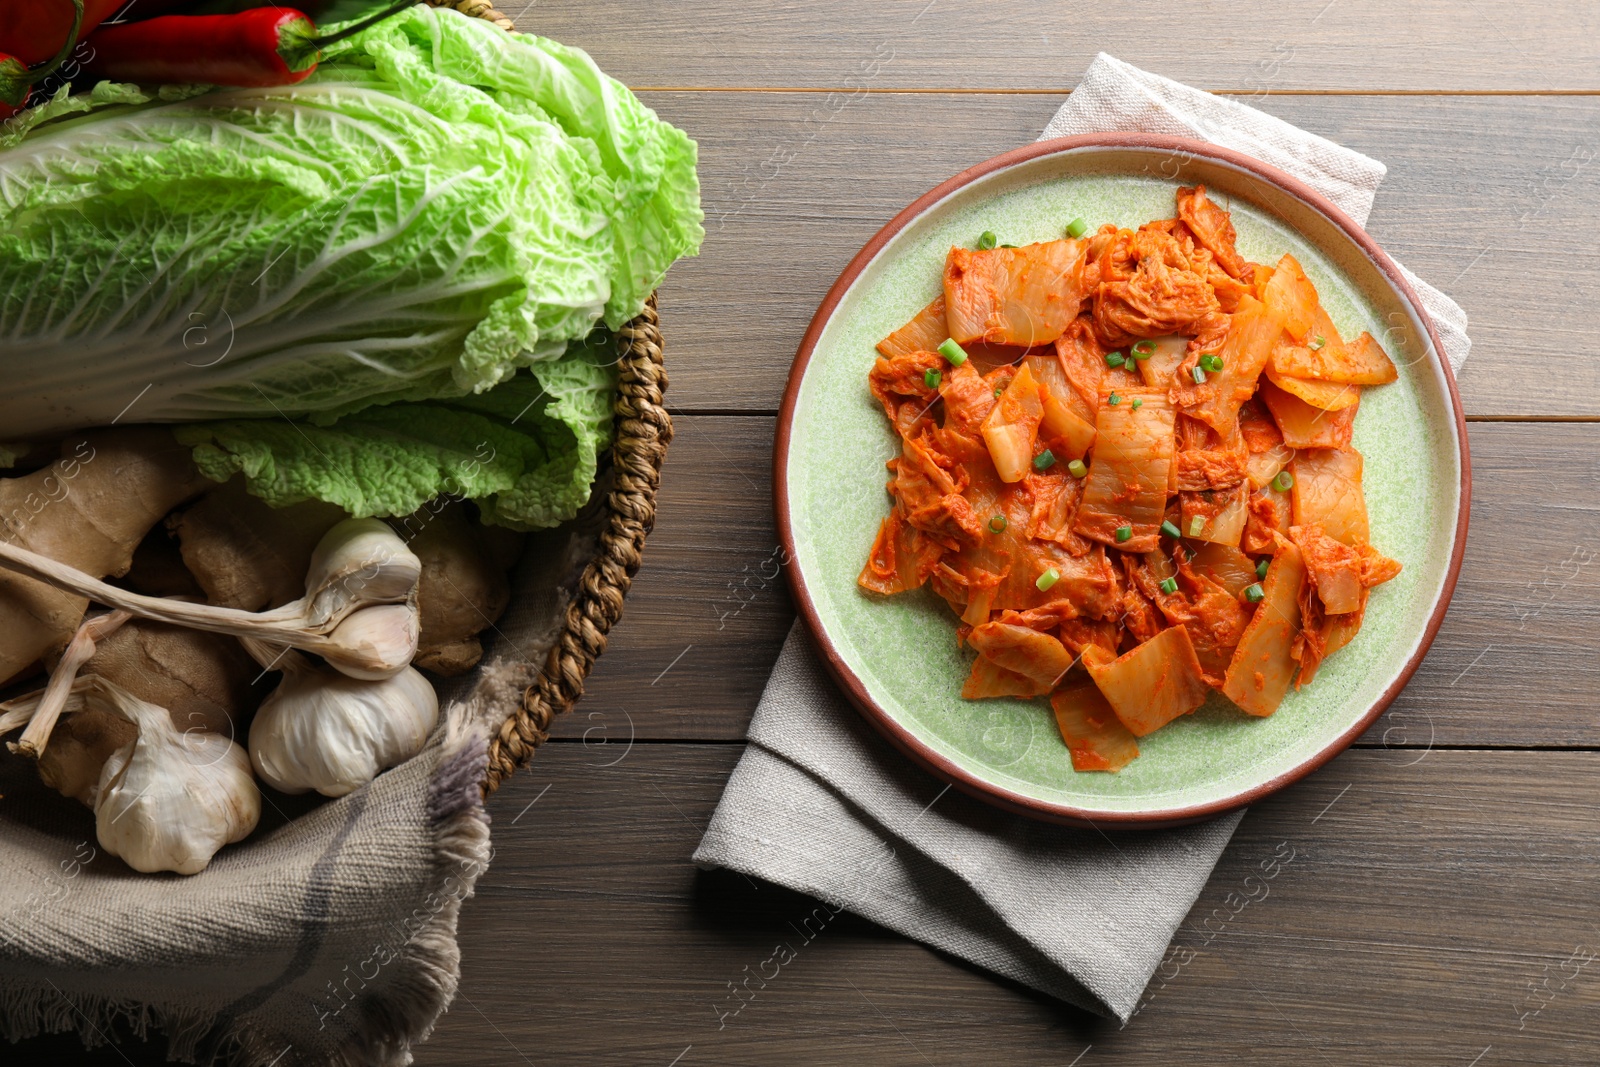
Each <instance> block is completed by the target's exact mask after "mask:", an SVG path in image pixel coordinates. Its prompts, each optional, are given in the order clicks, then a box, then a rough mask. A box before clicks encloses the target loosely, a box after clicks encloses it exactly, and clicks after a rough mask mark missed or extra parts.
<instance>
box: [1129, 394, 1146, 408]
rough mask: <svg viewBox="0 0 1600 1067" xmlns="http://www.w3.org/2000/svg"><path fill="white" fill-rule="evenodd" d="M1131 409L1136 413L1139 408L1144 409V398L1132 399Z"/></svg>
mask: <svg viewBox="0 0 1600 1067" xmlns="http://www.w3.org/2000/svg"><path fill="white" fill-rule="evenodd" d="M1132 407H1133V410H1135V411H1138V410H1139V409H1140V408H1142V407H1144V397H1142V396H1136V397H1134V398H1133V404H1132Z"/></svg>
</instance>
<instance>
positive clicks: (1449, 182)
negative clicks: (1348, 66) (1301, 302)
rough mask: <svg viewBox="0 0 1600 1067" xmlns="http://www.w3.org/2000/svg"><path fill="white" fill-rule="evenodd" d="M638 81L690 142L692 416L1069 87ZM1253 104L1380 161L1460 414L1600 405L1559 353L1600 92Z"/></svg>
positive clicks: (1592, 189)
mask: <svg viewBox="0 0 1600 1067" xmlns="http://www.w3.org/2000/svg"><path fill="white" fill-rule="evenodd" d="M1158 69H1159V68H1158ZM644 95H645V99H646V100H647V101H648V102H649V103H650V104H651V106H652V107H654V108H656V109H657V110H658V111H659V112H660V113H661V115H662V116H663V117H665V118H667V119H670V120H671V121H673V122H674V123H677V124H678V125H680V126H682V127H683V128H684V129H686V130H688V131H689V132H690V133H691V134H693V135H694V136H695V137H696V139H697V140H698V141H699V142H700V160H701V165H700V173H701V181H702V183H703V187H704V199H705V205H706V215H707V230H708V232H709V236H708V238H707V240H706V245H705V250H704V252H703V253H702V254H701V256H700V258H698V259H694V260H689V261H687V262H685V263H682V264H679V265H678V266H677V267H676V268H674V270H673V273H672V275H671V276H670V277H669V278H668V280H667V283H666V285H665V286H664V287H663V289H662V292H661V306H662V314H663V315H665V316H667V317H668V320H669V321H670V322H671V324H672V327H673V330H674V337H676V338H679V339H681V340H680V342H679V343H678V344H677V346H676V347H675V348H674V350H673V356H672V375H673V386H674V388H673V390H672V393H671V394H670V395H669V398H668V399H669V402H670V404H671V405H672V407H673V408H674V410H683V411H722V410H735V409H737V410H747V411H776V410H777V406H778V401H779V398H780V396H781V394H782V392H783V383H784V381H785V380H786V378H787V375H788V372H789V364H790V361H791V360H793V358H794V352H795V349H796V347H798V345H799V343H800V337H801V335H802V334H803V333H804V332H805V328H806V325H807V323H809V322H810V320H811V316H812V313H813V312H815V310H816V307H817V304H818V303H820V302H821V300H822V296H823V294H824V293H826V292H827V290H828V287H829V286H830V285H832V284H833V281H834V279H835V278H837V277H838V275H839V272H840V271H841V270H843V269H844V266H845V264H846V263H848V262H849V260H850V257H851V256H853V255H855V253H856V252H857V251H858V250H859V249H860V248H861V246H862V245H864V244H865V243H866V242H867V240H868V238H870V237H871V236H872V235H873V234H874V233H875V232H877V230H878V229H879V228H880V227H882V226H883V225H884V224H885V223H886V222H888V221H889V220H890V219H891V218H893V217H894V215H895V214H896V213H897V212H899V210H900V209H901V208H903V207H905V205H906V204H908V203H910V202H911V201H912V200H914V199H916V198H917V197H918V196H920V195H921V194H922V193H924V192H926V191H927V190H928V189H930V188H932V187H933V186H935V185H937V184H939V182H941V181H943V180H944V179H945V178H948V177H949V176H951V175H952V174H955V173H957V172H959V171H961V170H964V169H966V168H967V167H969V166H971V165H973V164H975V163H979V162H981V161H983V160H985V159H987V158H989V157H991V156H994V155H997V154H999V153H1000V152H1003V151H1006V150H1007V149H1010V148H1015V147H1016V146H1018V145H1020V144H1025V143H1027V142H1029V141H1031V140H1033V139H1034V138H1035V137H1037V136H1038V135H1039V131H1040V130H1042V129H1043V128H1044V125H1045V123H1046V122H1048V121H1049V119H1050V116H1051V115H1052V114H1053V113H1054V112H1055V109H1056V108H1057V107H1058V106H1059V105H1060V103H1061V99H1062V98H1061V97H1060V96H1020V97H1019V96H1006V95H987V94H946V93H935V94H914V93H895V94H887V95H877V94H869V95H866V96H862V97H859V98H857V99H854V100H847V99H845V98H842V97H840V98H834V99H833V100H832V101H830V100H829V98H828V97H827V96H826V95H825V94H821V93H705V92H682V93H661V92H658V93H646V94H644ZM1252 103H1253V104H1254V105H1255V106H1257V107H1260V108H1262V109H1264V110H1266V111H1269V112H1271V113H1272V114H1275V115H1277V116H1279V117H1280V118H1283V119H1285V120H1286V121H1289V122H1293V123H1295V124H1297V125H1300V126H1303V127H1305V128H1306V129H1309V130H1312V131H1314V132H1316V133H1319V134H1323V135H1325V136H1327V137H1331V138H1333V139H1334V140H1337V141H1339V142H1340V143H1342V144H1345V145H1347V146H1349V147H1351V148H1354V149H1356V150H1358V151H1361V152H1365V153H1367V154H1368V155H1371V156H1372V157H1374V158H1375V159H1378V160H1381V161H1382V162H1383V163H1384V164H1386V165H1387V166H1388V168H1389V174H1388V176H1387V178H1386V179H1385V180H1384V182H1383V185H1382V186H1381V187H1380V188H1379V190H1378V195H1377V199H1376V201H1375V203H1374V207H1373V212H1372V216H1371V218H1370V220H1369V221H1368V229H1369V230H1370V232H1371V233H1372V234H1373V236H1374V237H1375V238H1376V239H1377V240H1378V242H1379V243H1380V244H1381V245H1382V246H1383V247H1384V248H1385V249H1386V250H1387V251H1388V252H1389V253H1390V254H1392V255H1393V256H1394V257H1395V258H1396V259H1398V260H1399V261H1400V262H1401V263H1404V264H1405V265H1406V266H1408V267H1410V268H1411V269H1412V270H1414V271H1416V272H1417V273H1418V275H1420V276H1421V277H1423V278H1424V279H1427V280H1428V281H1430V282H1432V283H1433V284H1434V285H1436V286H1438V287H1440V288H1442V289H1444V290H1446V291H1447V292H1449V293H1450V294H1451V296H1453V297H1454V298H1455V299H1456V300H1457V301H1458V302H1459V303H1460V304H1461V306H1462V307H1463V308H1465V309H1466V311H1467V314H1468V316H1469V317H1470V319H1471V332H1472V338H1473V355H1472V359H1471V360H1470V362H1469V363H1468V364H1467V367H1466V370H1465V372H1464V373H1463V375H1462V377H1461V383H1460V384H1461V392H1462V398H1463V402H1464V403H1465V405H1466V410H1467V414H1468V415H1470V416H1509V415H1515V416H1537V417H1548V416H1553V415H1560V416H1589V417H1597V416H1600V362H1597V361H1595V360H1591V359H1583V358H1565V357H1563V355H1562V353H1579V352H1583V351H1586V350H1587V349H1588V348H1590V347H1592V341H1591V336H1592V334H1593V324H1592V320H1593V314H1592V311H1591V309H1592V308H1593V307H1594V306H1596V304H1597V303H1600V245H1597V243H1596V241H1595V240H1594V237H1593V234H1594V233H1595V232H1596V231H1597V229H1600V98H1597V97H1541V98H1537V99H1527V98H1506V97H1409V96H1408V97H1392V96H1311V97H1306V96H1287V97H1278V96H1273V97H1269V98H1267V99H1264V100H1255V101H1252ZM1488 131H1493V133H1492V135H1490V134H1489V133H1488ZM843 189H848V190H849V195H848V196H841V195H840V194H841V190H843ZM1089 221H1090V222H1091V223H1094V222H1095V221H1096V220H1093V219H1091V220H1089ZM1557 366H1559V368H1560V373H1554V370H1555V368H1556V367H1557Z"/></svg>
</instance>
